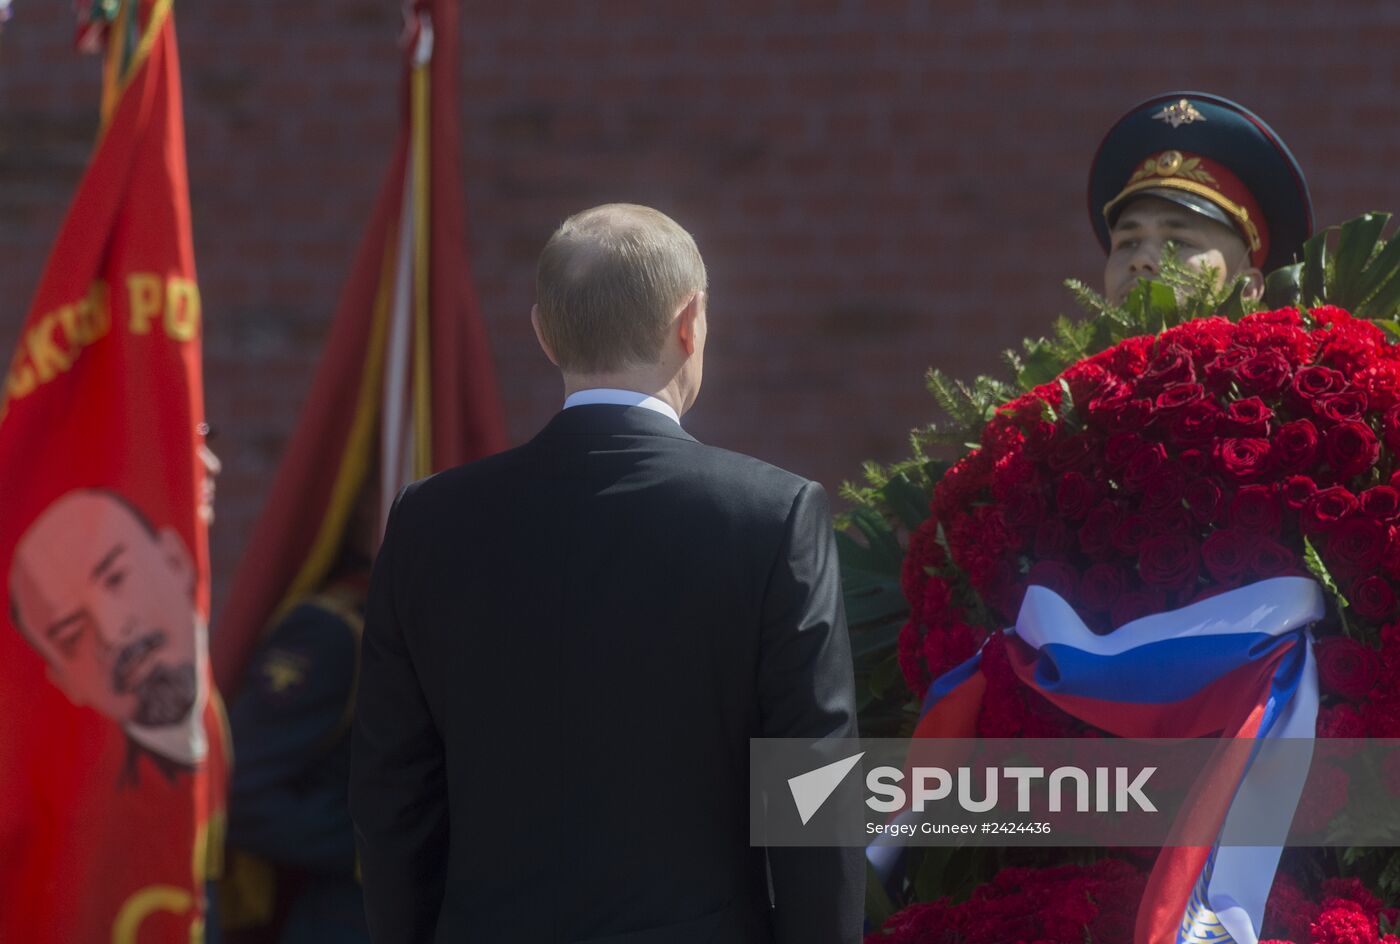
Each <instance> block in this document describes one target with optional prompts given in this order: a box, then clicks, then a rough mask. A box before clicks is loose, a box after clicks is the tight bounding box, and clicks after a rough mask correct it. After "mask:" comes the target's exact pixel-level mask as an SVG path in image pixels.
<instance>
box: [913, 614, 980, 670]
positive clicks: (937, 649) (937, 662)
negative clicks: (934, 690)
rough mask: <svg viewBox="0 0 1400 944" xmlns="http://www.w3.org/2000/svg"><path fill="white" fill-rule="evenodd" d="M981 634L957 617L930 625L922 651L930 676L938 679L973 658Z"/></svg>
mask: <svg viewBox="0 0 1400 944" xmlns="http://www.w3.org/2000/svg"><path fill="white" fill-rule="evenodd" d="M979 636H980V634H979V633H978V632H977V630H975V629H973V628H972V627H971V626H969V625H967V624H966V623H964V622H963V621H962V620H960V619H957V618H956V617H954V618H950V619H946V620H944V621H943V622H942V623H940V624H938V625H937V626H930V627H929V629H928V632H927V633H925V634H924V643H923V652H922V655H923V657H924V664H925V665H926V666H927V668H928V675H929V678H931V679H936V678H938V677H939V676H940V675H942V674H943V673H944V672H947V671H948V670H949V669H951V668H953V667H954V666H957V665H960V664H962V663H964V662H966V661H967V660H968V659H970V658H972V654H973V653H975V652H976V651H977V645H978V643H979V642H980V641H981V640H980V638H979Z"/></svg>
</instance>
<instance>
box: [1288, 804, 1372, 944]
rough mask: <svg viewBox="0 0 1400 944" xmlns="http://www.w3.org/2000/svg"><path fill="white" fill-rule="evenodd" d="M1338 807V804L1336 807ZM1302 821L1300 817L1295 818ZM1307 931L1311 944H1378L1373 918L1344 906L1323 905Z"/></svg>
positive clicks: (1327, 819) (1326, 820) (1324, 821)
mask: <svg viewBox="0 0 1400 944" xmlns="http://www.w3.org/2000/svg"><path fill="white" fill-rule="evenodd" d="M1343 782H1345V781H1343ZM1340 808H1341V807H1340V805H1339V806H1338V809H1340ZM1300 812H1301V809H1300ZM1336 812H1337V810H1333V811H1332V814H1335V813H1336ZM1302 821H1303V820H1302V817H1299V819H1298V820H1295V822H1302ZM1331 821H1332V816H1331V815H1328V816H1326V817H1322V818H1320V819H1319V820H1318V821H1317V826H1318V827H1319V828H1318V829H1316V830H1308V831H1309V832H1314V831H1315V832H1322V830H1323V829H1325V828H1326V827H1327V824H1328V823H1330V822H1331ZM1300 828H1301V827H1300ZM1308 931H1309V933H1310V934H1311V935H1312V944H1380V938H1379V937H1378V936H1377V933H1376V921H1375V919H1374V918H1372V917H1368V916H1367V915H1364V914H1362V913H1361V912H1360V911H1357V910H1354V909H1352V908H1348V907H1345V906H1341V907H1333V908H1326V907H1324V908H1323V911H1322V913H1321V914H1320V915H1318V916H1317V920H1316V921H1314V922H1313V923H1312V925H1311V927H1309V929H1308Z"/></svg>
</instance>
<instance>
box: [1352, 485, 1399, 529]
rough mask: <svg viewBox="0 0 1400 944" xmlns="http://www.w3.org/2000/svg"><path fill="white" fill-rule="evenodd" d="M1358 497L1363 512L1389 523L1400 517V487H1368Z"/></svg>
mask: <svg viewBox="0 0 1400 944" xmlns="http://www.w3.org/2000/svg"><path fill="white" fill-rule="evenodd" d="M1358 497H1359V498H1360V500H1361V513H1362V514H1364V515H1367V516H1369V517H1371V518H1375V519H1376V520H1377V521H1381V522H1385V523H1387V524H1388V523H1390V522H1392V521H1394V520H1395V519H1396V518H1400V489H1396V488H1393V487H1392V486H1389V485H1377V486H1376V487H1375V488H1368V489H1366V491H1364V492H1362V493H1361V494H1360V496H1358Z"/></svg>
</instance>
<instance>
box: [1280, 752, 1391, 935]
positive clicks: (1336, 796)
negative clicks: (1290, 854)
mask: <svg viewBox="0 0 1400 944" xmlns="http://www.w3.org/2000/svg"><path fill="white" fill-rule="evenodd" d="M1349 786H1350V781H1349V780H1348V779H1347V775H1346V774H1345V773H1344V772H1343V771H1341V770H1339V769H1338V768H1336V767H1334V766H1332V765H1331V764H1321V765H1319V764H1316V763H1314V764H1313V765H1312V770H1310V771H1309V772H1308V781H1307V785H1306V786H1304V787H1303V795H1302V797H1301V798H1300V799H1299V801H1298V809H1297V811H1296V812H1295V813H1294V814H1293V828H1292V829H1291V830H1290V831H1289V835H1290V838H1291V841H1294V842H1299V843H1305V844H1307V840H1308V839H1313V838H1314V837H1316V838H1321V837H1322V836H1323V835H1325V834H1326V831H1327V827H1328V825H1329V824H1330V823H1331V822H1332V817H1334V816H1336V815H1337V813H1338V812H1339V811H1340V810H1341V809H1342V807H1344V806H1346V803H1347V793H1348V787H1349ZM1314 841H1315V839H1314ZM1352 913H1353V914H1354V915H1356V916H1357V917H1359V918H1360V919H1361V920H1362V921H1363V922H1364V921H1366V920H1367V919H1366V916H1365V915H1362V914H1360V913H1359V912H1352ZM1326 916H1327V912H1324V913H1323V915H1322V917H1320V918H1318V920H1317V921H1314V922H1313V925H1312V928H1313V930H1312V933H1313V942H1314V944H1317V942H1318V941H1319V940H1322V941H1326V942H1328V944H1344V942H1347V941H1348V940H1350V941H1352V942H1354V944H1374V942H1375V938H1374V937H1371V938H1352V939H1348V938H1340V939H1337V938H1324V937H1320V936H1319V934H1318V924H1319V922H1321V921H1322V918H1325V917H1326Z"/></svg>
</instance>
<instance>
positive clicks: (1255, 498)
mask: <svg viewBox="0 0 1400 944" xmlns="http://www.w3.org/2000/svg"><path fill="white" fill-rule="evenodd" d="M1230 525H1231V527H1235V528H1239V529H1240V530H1241V531H1248V532H1249V533H1251V534H1264V535H1268V536H1269V537H1277V536H1278V533H1279V531H1280V529H1281V528H1282V527H1283V502H1282V501H1281V500H1280V499H1279V496H1278V492H1276V491H1274V488H1273V486H1272V485H1246V486H1244V487H1242V488H1241V489H1240V490H1239V491H1238V492H1236V493H1235V497H1234V500H1232V501H1231V502H1230Z"/></svg>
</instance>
